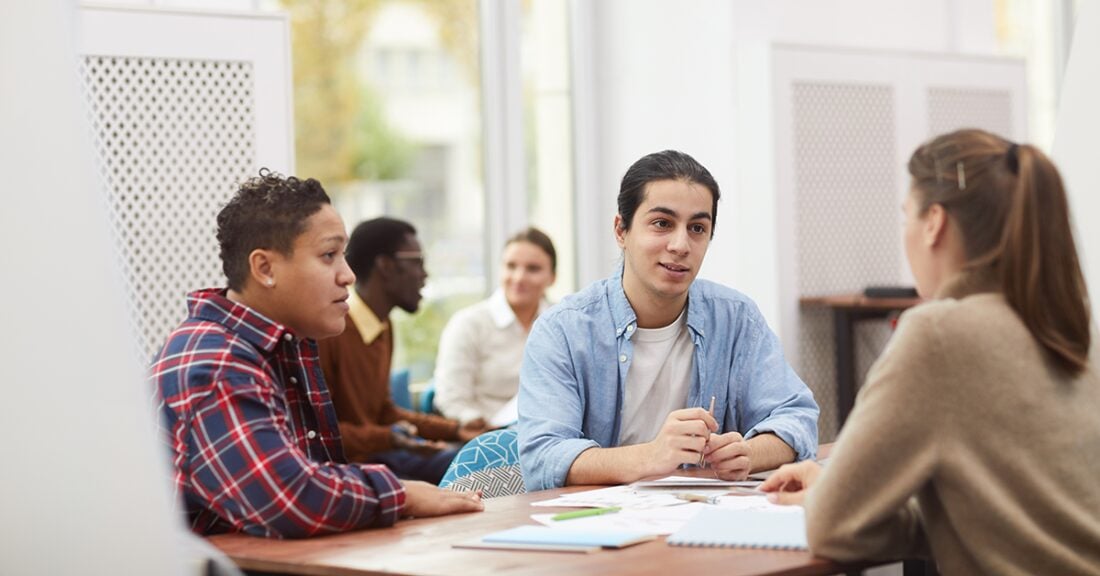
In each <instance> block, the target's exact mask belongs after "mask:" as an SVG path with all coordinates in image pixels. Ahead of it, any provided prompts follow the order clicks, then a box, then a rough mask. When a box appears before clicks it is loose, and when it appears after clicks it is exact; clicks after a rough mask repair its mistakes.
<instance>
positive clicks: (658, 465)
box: [647, 408, 718, 475]
mask: <svg viewBox="0 0 1100 576" xmlns="http://www.w3.org/2000/svg"><path fill="white" fill-rule="evenodd" d="M716 431H718V422H717V421H716V420H715V419H714V417H713V416H711V415H710V414H709V413H707V411H706V410H704V409H702V408H684V409H682V410H674V411H672V412H671V413H669V415H668V417H667V418H665V423H664V425H662V426H661V431H660V432H658V433H657V437H656V438H654V439H653V440H652V441H650V442H649V443H648V447H649V457H648V458H647V461H648V462H649V463H650V469H649V475H656V474H667V473H669V472H672V471H673V470H675V469H676V468H677V467H678V466H680V465H681V464H698V463H699V454H700V453H702V452H703V450H704V448H705V446H706V444H707V438H708V437H710V438H713V437H714V436H716V435H715V434H714V432H716Z"/></svg>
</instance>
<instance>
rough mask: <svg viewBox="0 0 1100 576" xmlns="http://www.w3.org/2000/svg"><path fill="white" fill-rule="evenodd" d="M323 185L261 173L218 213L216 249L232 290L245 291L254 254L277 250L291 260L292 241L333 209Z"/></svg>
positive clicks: (291, 177) (246, 183) (267, 171)
mask: <svg viewBox="0 0 1100 576" xmlns="http://www.w3.org/2000/svg"><path fill="white" fill-rule="evenodd" d="M331 203H332V201H331V200H330V199H329V197H328V194H326V193H325V189H324V188H322V187H321V183H320V182H318V181H316V180H314V179H313V178H307V179H305V180H299V179H297V178H295V177H293V176H287V177H284V176H282V175H280V174H277V173H275V172H272V171H270V170H267V169H266V168H265V169H261V170H260V175H259V176H256V177H253V178H250V179H248V180H247V181H245V182H244V183H243V184H241V186H240V189H238V190H237V193H236V194H235V195H234V196H233V198H232V199H231V200H229V203H228V204H226V205H225V206H224V207H223V208H222V209H221V212H218V245H219V247H220V254H219V255H220V256H221V260H222V271H223V272H224V273H225V277H226V280H227V281H228V286H229V288H230V289H231V290H241V289H242V288H243V287H244V284H245V280H247V279H248V275H249V273H250V269H249V263H248V256H249V254H251V253H252V251H253V250H276V251H278V252H279V253H281V254H286V255H289V254H291V253H292V252H293V250H294V240H295V239H296V238H297V237H298V236H299V235H300V234H301V233H302V232H303V231H305V227H306V220H308V219H309V217H310V216H313V215H314V214H316V213H317V212H318V211H319V210H320V209H321V207H322V206H324V205H325V204H331Z"/></svg>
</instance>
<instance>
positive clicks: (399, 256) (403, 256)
mask: <svg viewBox="0 0 1100 576" xmlns="http://www.w3.org/2000/svg"><path fill="white" fill-rule="evenodd" d="M393 259H394V260H405V261H407V262H412V263H413V264H415V265H417V266H419V267H421V268H423V267H424V253H423V252H419V251H415V250H398V251H397V252H394V253H393Z"/></svg>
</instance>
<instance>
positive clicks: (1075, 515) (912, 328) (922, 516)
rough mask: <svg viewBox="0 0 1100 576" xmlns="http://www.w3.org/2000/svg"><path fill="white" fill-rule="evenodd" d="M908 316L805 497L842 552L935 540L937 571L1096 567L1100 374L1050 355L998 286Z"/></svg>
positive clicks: (814, 530) (816, 540)
mask: <svg viewBox="0 0 1100 576" xmlns="http://www.w3.org/2000/svg"><path fill="white" fill-rule="evenodd" d="M941 296H945V297H946V298H944V299H942V300H939V301H935V302H931V303H928V304H924V305H921V306H918V307H916V308H914V309H912V310H910V311H908V312H906V313H905V314H904V315H903V316H902V319H901V322H900V323H899V325H898V329H897V332H896V333H895V334H894V337H893V339H892V340H891V342H890V344H889V345H888V346H887V348H886V350H885V351H884V352H883V354H882V356H881V358H880V359H879V361H878V362H877V363H876V364H875V365H874V366H873V367H872V369H871V371H870V374H869V375H868V377H867V383H866V385H865V386H864V387H863V389H862V390H861V391H860V393H859V396H858V398H857V401H856V406H855V408H854V410H853V411H852V413H851V416H850V418H849V419H848V421H847V423H846V424H845V426H844V429H843V430H842V431H841V434H840V436H839V437H838V439H837V442H836V445H835V447H834V450H833V453H832V456H831V458H830V459H829V461H828V462H827V464H826V468H825V471H824V473H823V474H822V475H821V477H820V478H819V479H818V482H817V483H816V484H815V485H814V487H813V488H812V489H811V490H810V491H809V493H808V494H807V497H806V502H805V506H806V517H807V525H808V532H809V541H810V547H811V549H812V550H813V551H814V553H815V554H818V555H820V556H825V557H829V558H834V559H838V560H852V559H857V558H890V557H898V556H901V555H908V556H911V555H914V554H921V553H927V552H929V551H930V552H931V553H932V555H933V557H934V559H935V560H936V563H937V565H938V567H939V570H940V572H941V573H942V574H944V575H947V576H950V575H955V574H959V575H963V574H965V575H972V574H1020V575H1024V574H1059V575H1066V574H1100V376H1098V373H1097V371H1096V369H1095V367H1094V366H1092V365H1090V367H1089V368H1088V369H1087V370H1086V371H1085V372H1084V373H1083V374H1081V375H1079V376H1078V377H1076V378H1069V377H1067V376H1065V375H1064V374H1063V373H1061V372H1059V371H1058V370H1057V369H1056V368H1054V366H1053V365H1052V364H1051V363H1050V362H1049V361H1048V359H1047V358H1046V357H1045V356H1044V353H1043V351H1042V349H1041V348H1040V347H1039V345H1038V343H1037V342H1036V341H1035V340H1034V339H1033V338H1032V337H1031V334H1030V333H1029V332H1028V330H1027V328H1026V327H1025V326H1024V324H1023V322H1022V321H1021V320H1020V319H1019V317H1018V316H1017V315H1016V314H1015V313H1014V312H1013V310H1012V309H1011V308H1010V307H1009V306H1008V304H1007V303H1006V302H1005V300H1004V298H1003V297H1002V296H1001V295H1000V294H999V293H997V292H988V291H986V292H983V291H981V290H975V289H973V287H972V286H971V287H968V286H966V285H964V282H956V283H955V284H953V285H951V286H948V287H947V288H946V289H945V290H944V293H943V294H941Z"/></svg>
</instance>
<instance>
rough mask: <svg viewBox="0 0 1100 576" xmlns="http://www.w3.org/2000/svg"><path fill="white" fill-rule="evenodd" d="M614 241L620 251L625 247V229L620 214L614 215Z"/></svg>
mask: <svg viewBox="0 0 1100 576" xmlns="http://www.w3.org/2000/svg"><path fill="white" fill-rule="evenodd" d="M615 241H616V242H618V243H619V249H620V250H622V249H623V248H624V247H625V245H626V228H625V227H623V216H622V214H616V215H615Z"/></svg>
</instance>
